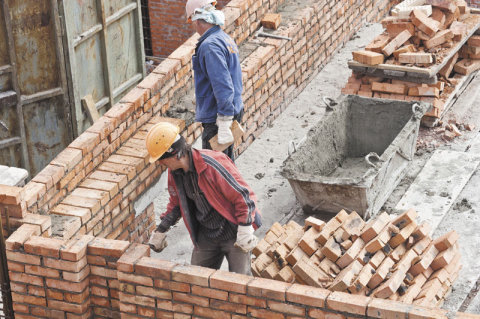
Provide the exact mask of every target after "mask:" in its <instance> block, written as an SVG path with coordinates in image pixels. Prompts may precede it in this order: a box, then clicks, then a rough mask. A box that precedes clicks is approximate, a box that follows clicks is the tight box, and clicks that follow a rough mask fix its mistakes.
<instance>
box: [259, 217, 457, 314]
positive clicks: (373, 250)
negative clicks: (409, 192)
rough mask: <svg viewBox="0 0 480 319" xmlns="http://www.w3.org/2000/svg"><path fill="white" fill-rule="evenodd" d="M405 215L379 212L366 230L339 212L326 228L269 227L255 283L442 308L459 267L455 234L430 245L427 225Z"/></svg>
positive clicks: (316, 224)
mask: <svg viewBox="0 0 480 319" xmlns="http://www.w3.org/2000/svg"><path fill="white" fill-rule="evenodd" d="M416 217H417V213H416V211H415V210H413V209H410V210H408V211H406V212H404V213H403V214H401V215H399V216H397V217H395V218H393V219H392V218H391V216H390V215H388V214H387V213H385V212H383V213H381V214H380V215H378V216H377V217H376V218H374V219H371V220H369V221H368V222H365V221H364V220H363V219H362V217H360V215H358V214H357V213H356V212H352V213H350V214H348V213H347V212H346V211H344V210H342V211H340V212H339V213H338V214H337V215H336V216H335V217H334V218H332V219H331V220H330V221H328V222H327V223H325V222H323V221H321V220H319V219H316V218H314V217H308V218H307V219H306V220H305V226H304V227H301V226H300V225H298V224H297V223H296V222H294V221H290V222H288V223H287V224H286V225H283V226H282V225H280V224H279V223H278V222H276V223H274V224H273V225H272V227H271V228H270V230H269V231H268V232H267V233H266V235H265V237H264V238H263V239H262V240H260V242H259V243H258V245H257V247H255V249H254V250H253V254H254V255H255V256H256V258H255V259H254V260H253V261H252V273H253V274H254V276H257V277H264V278H269V279H276V280H280V281H285V282H297V283H300V284H305V285H310V286H315V287H321V288H326V289H329V290H331V291H343V292H349V293H351V294H359V295H366V296H374V297H377V298H383V299H391V300H398V301H402V302H405V303H409V304H415V305H422V306H440V305H441V304H442V303H443V301H444V299H445V298H446V297H447V295H448V294H449V292H450V288H451V286H452V284H453V282H454V281H455V279H456V278H457V276H458V273H459V271H460V269H461V267H462V265H461V263H460V252H459V248H458V243H457V241H458V234H457V233H456V232H455V231H451V232H449V233H447V234H445V235H443V236H441V237H439V238H436V239H432V238H431V237H430V235H429V233H430V227H429V225H428V224H425V223H423V224H420V225H419V224H417V223H416V221H415V220H416Z"/></svg>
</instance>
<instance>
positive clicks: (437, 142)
mask: <svg viewBox="0 0 480 319" xmlns="http://www.w3.org/2000/svg"><path fill="white" fill-rule="evenodd" d="M381 31H382V28H381V26H380V25H378V24H370V25H367V26H365V27H364V28H362V29H361V30H359V32H358V33H357V34H356V35H355V36H354V38H353V39H352V40H351V41H349V42H348V43H347V44H346V45H345V47H344V48H343V49H342V50H340V52H338V53H337V54H335V55H334V56H333V58H332V60H331V61H330V62H329V63H328V64H327V65H326V66H325V67H324V68H323V70H322V71H321V72H320V73H319V74H318V75H317V76H316V77H315V78H314V79H313V80H312V82H311V83H310V84H309V85H308V86H307V87H306V88H305V90H304V91H303V92H302V93H301V94H300V95H299V96H298V97H297V98H296V99H295V100H294V101H293V102H292V103H291V104H290V105H289V106H288V108H287V109H286V110H285V111H284V112H283V114H282V115H281V116H280V117H279V118H278V119H276V120H275V121H274V122H273V123H271V124H270V125H269V128H268V129H267V130H266V131H265V132H264V133H263V134H262V135H261V137H260V138H258V139H257V140H255V141H254V143H253V144H252V145H251V146H250V147H249V148H248V149H247V150H246V151H245V152H244V153H243V154H242V155H241V156H240V157H239V158H238V159H237V161H236V164H237V166H238V168H239V170H240V172H241V173H242V174H243V176H244V177H245V179H246V180H247V182H248V183H249V184H250V186H251V187H252V188H253V190H254V191H255V192H256V194H257V196H258V205H259V207H260V210H261V211H262V213H263V222H264V226H263V227H262V228H261V229H260V230H258V231H257V232H256V234H257V236H259V237H262V236H263V235H264V234H265V232H266V231H267V230H268V229H269V227H270V226H271V225H272V223H273V222H275V221H279V222H280V223H282V224H283V223H285V222H287V221H288V220H290V219H294V220H296V221H297V222H299V223H303V220H304V218H305V217H306V216H305V215H304V214H303V212H302V209H301V207H300V206H299V204H298V203H297V201H296V199H295V195H294V194H293V191H292V189H291V188H290V185H289V183H288V181H286V180H285V179H284V178H283V177H282V176H281V175H280V174H279V172H280V169H281V164H282V162H283V161H284V160H285V158H286V157H287V156H288V152H289V149H290V151H292V150H293V148H294V147H293V144H296V143H298V142H299V141H300V140H301V139H302V138H303V137H304V136H305V134H306V132H307V131H308V130H309V128H310V127H311V126H312V125H313V124H314V123H316V122H317V121H318V120H320V119H321V118H322V116H323V114H324V112H325V106H324V104H323V102H321V101H322V97H324V96H327V97H336V96H338V95H339V94H340V90H341V88H342V87H343V85H344V84H345V83H346V81H347V78H348V77H349V76H350V73H351V72H350V70H349V69H348V68H347V61H348V60H349V59H350V58H351V51H353V50H357V49H359V48H362V47H364V46H365V45H366V44H368V43H369V42H370V41H371V40H372V39H373V38H374V37H375V36H376V35H377V34H379V33H381ZM479 87H480V76H477V77H476V78H474V80H473V81H472V83H471V84H470V86H469V88H468V89H467V90H466V92H465V93H464V94H463V95H462V96H461V97H460V99H459V100H458V101H457V103H456V104H455V105H454V106H453V107H452V108H451V109H450V110H449V112H448V114H447V115H446V120H448V119H452V118H455V119H456V120H457V122H464V123H469V124H475V125H476V128H477V129H476V130H474V131H473V132H464V133H465V134H464V135H463V136H461V137H459V138H457V139H455V140H453V142H449V143H447V142H445V141H444V140H442V139H441V138H440V135H441V134H438V133H437V132H436V131H435V130H432V129H421V131H420V135H419V142H418V146H419V149H418V151H417V153H416V156H415V158H414V161H413V163H412V166H411V169H410V170H409V171H408V173H407V175H406V176H405V178H404V179H403V180H402V181H401V183H400V185H399V186H398V187H397V188H396V189H395V190H394V192H393V193H392V195H391V196H390V198H389V199H388V200H387V202H386V203H385V205H384V209H385V210H387V211H389V212H391V211H392V210H393V208H394V207H395V205H396V203H397V202H398V201H399V200H400V199H401V197H402V196H403V194H404V193H405V191H406V190H407V189H408V187H409V186H410V184H411V183H412V182H413V181H414V179H415V177H416V176H417V174H418V173H419V172H420V171H421V169H422V167H423V166H424V165H425V163H426V162H427V161H428V159H429V158H430V156H431V155H432V152H433V151H434V150H435V149H436V148H442V149H453V150H459V151H462V152H463V151H468V152H476V153H475V154H479V155H480V142H479V138H478V127H480V110H479V109H475V108H474V106H475V104H476V105H477V106H478V103H479V101H480V93H478V92H480V90H479V89H478V88H479ZM453 114H455V116H454V115H453ZM162 183H163V184H162V186H161V187H163V188H165V181H162ZM479 186H480V173H479V172H478V170H477V172H475V173H474V175H473V176H472V178H471V180H470V181H469V182H468V183H467V185H466V186H465V187H464V189H463V191H462V192H461V193H460V196H458V198H457V199H456V201H455V203H454V204H453V206H452V208H451V209H450V210H449V211H448V213H447V214H446V216H445V217H444V218H443V220H442V222H441V224H440V226H439V227H438V228H437V230H436V232H435V234H434V237H437V236H439V235H440V234H443V233H445V232H447V231H449V230H451V229H456V230H457V232H459V233H460V235H461V238H460V248H461V251H462V262H463V264H464V267H463V269H462V270H461V273H460V276H459V279H458V280H457V282H456V283H455V285H454V287H453V291H452V294H451V295H450V297H449V298H448V300H447V301H446V303H445V305H444V308H445V309H448V310H459V309H461V310H462V311H466V312H471V313H480V300H479V299H480V296H477V295H476V294H475V291H476V290H475V289H474V288H475V285H476V281H477V279H478V274H479V273H480V264H478V263H477V262H476V261H477V259H478V258H477V257H476V256H479V255H480V245H478V243H480V233H479V232H478V231H477V229H478V228H477V226H480V218H479V215H478V212H479V211H480V192H479V191H478V189H479ZM162 193H163V194H165V193H166V192H165V191H164V192H162ZM166 201H167V198H166V197H165V196H160V197H158V198H157V199H156V200H155V212H156V213H157V216H158V215H159V214H160V213H161V212H163V211H164V209H165V206H166ZM168 237H169V246H168V247H167V248H166V249H165V250H164V251H163V252H162V253H160V254H158V255H157V256H158V257H159V258H164V259H168V260H172V261H176V262H179V263H184V262H185V263H189V261H190V253H191V250H192V243H191V241H190V238H189V236H188V232H187V230H186V228H185V227H184V225H182V222H180V223H179V224H178V225H177V226H176V227H174V228H173V229H172V230H170V232H169V234H168ZM224 266H225V263H224ZM469 295H470V296H469Z"/></svg>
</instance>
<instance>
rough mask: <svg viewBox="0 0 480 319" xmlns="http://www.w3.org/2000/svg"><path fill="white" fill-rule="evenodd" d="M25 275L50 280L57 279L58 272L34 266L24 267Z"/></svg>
mask: <svg viewBox="0 0 480 319" xmlns="http://www.w3.org/2000/svg"><path fill="white" fill-rule="evenodd" d="M25 273H27V274H31V275H36V276H41V277H50V278H59V277H60V272H59V271H58V270H56V269H52V268H46V267H40V266H36V265H25Z"/></svg>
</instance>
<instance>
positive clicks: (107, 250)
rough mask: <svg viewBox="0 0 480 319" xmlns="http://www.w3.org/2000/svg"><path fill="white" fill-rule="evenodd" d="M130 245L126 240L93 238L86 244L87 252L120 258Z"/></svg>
mask: <svg viewBox="0 0 480 319" xmlns="http://www.w3.org/2000/svg"><path fill="white" fill-rule="evenodd" d="M129 245H130V243H129V242H127V241H121V240H112V239H104V238H95V239H94V240H93V241H91V242H90V243H89V244H88V250H87V251H88V254H91V255H99V256H109V257H116V258H120V257H121V256H122V255H123V253H124V252H125V251H126V250H127V248H128V246H129Z"/></svg>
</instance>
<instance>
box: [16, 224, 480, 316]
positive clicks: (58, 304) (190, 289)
mask: <svg viewBox="0 0 480 319" xmlns="http://www.w3.org/2000/svg"><path fill="white" fill-rule="evenodd" d="M25 227H26V225H24V226H22V227H21V228H25ZM19 230H20V229H19ZM21 230H23V233H27V232H30V237H29V238H28V239H26V238H23V239H15V240H14V239H13V238H12V237H11V238H9V239H8V241H7V256H8V266H9V269H10V278H11V280H12V283H11V287H12V297H13V300H14V301H15V303H14V310H15V316H16V318H92V317H94V318H119V317H121V318H174V317H175V318H191V317H192V316H193V317H202V318H245V317H246V316H250V317H255V318H285V316H288V317H289V318H293V317H295V318H353V317H363V316H366V317H368V318H407V317H408V318H418V319H421V318H436V319H447V318H453V317H455V318H480V316H478V315H470V314H462V313H456V314H455V313H448V312H447V311H445V310H441V309H434V308H426V307H419V306H413V305H408V304H403V303H400V302H396V301H390V300H383V299H377V298H370V297H366V296H360V295H355V296H353V295H350V294H347V293H342V292H330V291H328V290H325V289H320V288H314V287H310V286H304V285H299V284H288V283H284V282H280V281H274V280H269V279H263V278H254V277H250V276H245V275H239V274H234V273H229V272H226V271H221V270H219V271H216V270H213V269H208V268H202V267H197V266H189V265H179V264H176V263H173V262H170V261H165V260H160V259H155V258H151V257H149V255H150V249H149V247H148V246H146V245H141V244H131V243H129V242H127V241H119V240H109V239H103V238H94V237H92V236H82V237H80V238H79V239H74V240H69V241H61V240H58V239H53V238H42V237H37V236H35V232H33V231H31V230H30V231H29V230H26V229H21ZM447 315H448V317H447Z"/></svg>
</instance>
